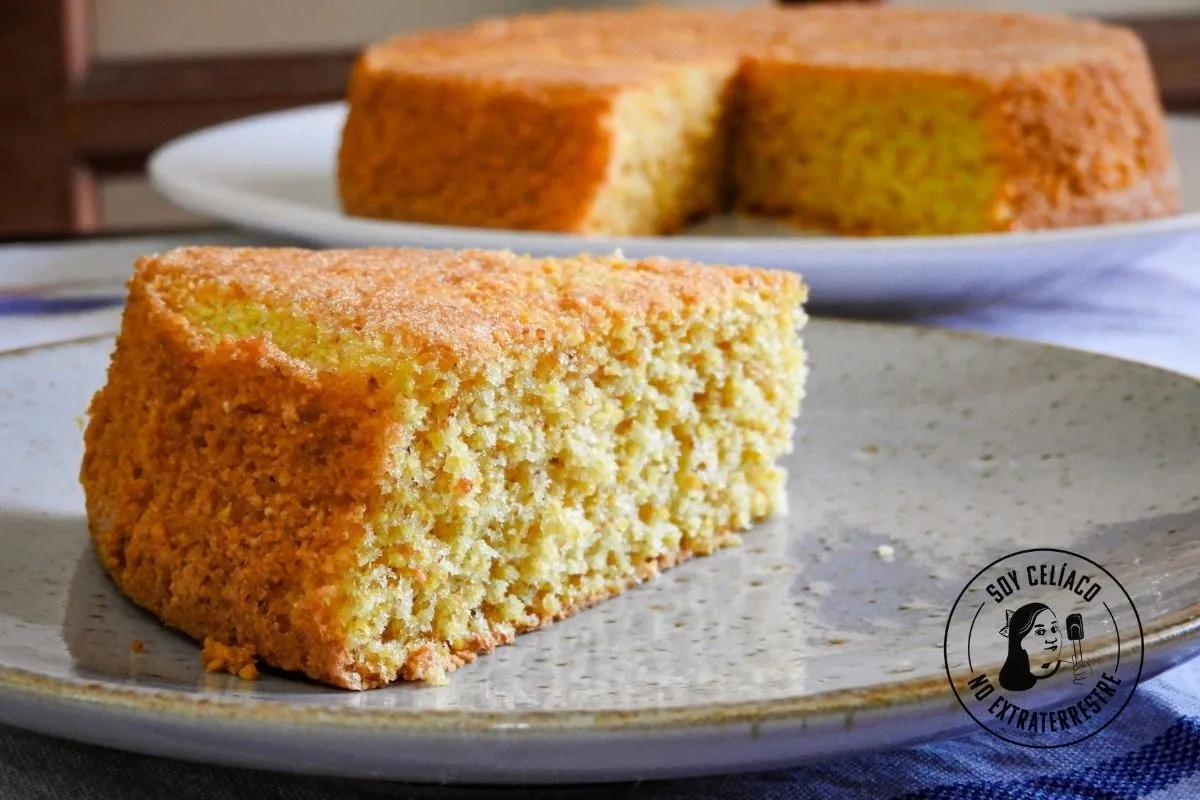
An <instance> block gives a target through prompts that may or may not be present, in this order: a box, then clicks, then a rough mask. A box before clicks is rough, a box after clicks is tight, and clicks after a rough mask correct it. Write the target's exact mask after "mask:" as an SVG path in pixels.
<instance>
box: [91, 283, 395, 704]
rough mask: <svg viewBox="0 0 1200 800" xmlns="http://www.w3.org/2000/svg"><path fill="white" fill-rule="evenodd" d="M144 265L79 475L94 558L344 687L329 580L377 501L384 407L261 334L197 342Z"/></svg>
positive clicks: (190, 624) (165, 605) (225, 636)
mask: <svg viewBox="0 0 1200 800" xmlns="http://www.w3.org/2000/svg"><path fill="white" fill-rule="evenodd" d="M149 272H150V270H149V269H148V266H147V264H146V263H143V265H142V267H141V268H140V270H139V273H138V276H136V277H135V278H134V280H133V281H132V283H131V286H130V295H129V302H128V305H127V307H126V311H125V318H124V322H123V325H122V330H121V335H120V337H119V338H118V340H117V351H116V354H115V356H114V359H113V365H112V368H111V369H110V370H109V380H108V383H107V384H106V385H105V387H104V388H103V389H101V390H100V392H99V393H98V394H97V395H96V397H95V398H94V399H93V401H92V404H91V407H90V409H89V416H90V419H89V423H88V427H87V431H86V433H85V455H84V460H83V466H82V470H81V480H82V482H83V485H84V489H85V491H86V495H87V510H88V524H89V527H90V529H91V533H92V538H93V540H94V542H95V545H96V550H97V553H98V554H99V556H100V559H101V561H102V562H103V563H104V566H105V567H106V568H107V569H108V571H109V572H110V573H111V574H112V576H113V579H114V580H115V581H116V583H117V585H118V586H119V587H120V588H121V590H122V591H123V592H124V593H125V594H127V595H128V596H129V597H131V598H132V599H133V600H135V601H136V602H137V603H139V604H140V605H143V606H145V607H146V608H148V609H149V610H151V611H153V612H154V613H155V614H156V615H158V616H159V617H160V618H162V619H163V620H164V621H165V622H167V623H168V624H170V625H172V626H174V627H177V628H179V629H181V630H183V631H184V632H185V633H188V634H190V635H191V636H194V637H196V638H203V637H206V636H211V637H213V638H215V639H218V640H220V641H222V642H227V643H230V644H239V645H251V646H252V647H253V649H254V651H255V652H256V653H258V654H259V655H260V656H262V657H263V658H264V659H266V660H267V661H270V662H271V663H272V664H276V665H278V666H281V667H283V668H285V669H298V670H304V671H305V672H308V673H309V674H311V675H317V676H322V677H325V678H327V679H328V680H330V681H332V682H334V683H339V684H341V685H348V686H351V685H354V684H355V683H356V682H357V681H358V676H357V674H355V673H354V672H353V671H350V670H349V669H348V664H347V659H346V656H345V653H344V652H343V650H344V647H343V641H344V633H343V631H342V629H341V626H342V621H341V620H340V619H339V618H338V615H337V606H336V601H337V599H338V598H337V596H336V587H337V586H338V585H339V582H340V581H341V579H342V576H343V573H344V571H345V570H346V569H348V568H349V566H348V565H347V564H346V559H347V558H348V556H349V550H350V549H349V548H348V547H347V546H346V545H347V542H348V541H353V540H354V539H355V537H358V536H361V532H362V522H363V519H364V518H365V516H366V515H367V514H368V513H369V511H370V509H371V507H372V504H373V503H374V502H376V499H375V493H376V491H377V490H376V485H377V478H378V475H379V473H380V472H381V471H382V469H383V461H384V456H385V453H384V452H383V446H384V441H385V437H384V435H383V431H384V429H385V428H386V427H387V425H388V424H389V421H388V419H387V415H386V413H385V412H384V411H382V410H380V409H379V408H376V407H375V399H376V398H375V393H374V391H373V389H372V387H371V386H369V385H368V384H366V383H365V382H364V381H360V380H358V379H357V378H356V377H355V376H339V375H336V374H329V375H323V376H321V377H320V379H318V378H317V376H316V375H314V374H313V373H312V371H311V370H307V369H305V368H303V366H302V365H299V364H297V363H296V362H294V361H293V360H292V359H289V358H287V357H286V356H285V355H283V354H282V353H280V352H279V351H278V350H277V349H276V348H274V347H272V346H271V344H270V343H269V342H267V341H263V340H261V339H260V340H249V339H242V340H231V339H229V340H222V341H211V340H208V339H206V338H204V337H202V336H200V335H199V334H198V333H197V332H195V331H194V330H192V329H191V328H190V327H189V325H188V324H187V322H186V321H185V320H184V319H183V318H182V316H181V315H179V314H178V313H177V312H175V311H173V310H172V309H170V308H169V307H168V306H167V305H166V303H165V302H164V301H163V299H162V297H161V296H159V295H158V294H157V293H156V290H155V287H154V286H153V285H152V284H151V283H150V282H148V281H147V275H148V273H149ZM214 581H220V584H221V585H219V586H214V585H213V582H214Z"/></svg>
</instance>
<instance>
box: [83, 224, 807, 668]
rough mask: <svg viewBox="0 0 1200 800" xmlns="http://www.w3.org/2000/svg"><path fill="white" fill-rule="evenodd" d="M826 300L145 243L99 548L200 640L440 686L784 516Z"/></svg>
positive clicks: (97, 529) (411, 254) (666, 280)
mask: <svg viewBox="0 0 1200 800" xmlns="http://www.w3.org/2000/svg"><path fill="white" fill-rule="evenodd" d="M804 296H805V288H804V286H803V284H802V283H801V282H800V280H799V279H798V278H797V277H796V276H794V275H791V274H787V273H780V272H770V271H764V270H756V269H748V268H739V267H713V266H701V265H697V264H692V263H686V262H677V261H663V260H648V261H625V260H621V259H618V258H584V257H579V258H573V259H535V258H529V257H522V256H516V255H512V254H509V253H495V252H479V251H467V252H449V251H424V250H345V251H327V252H317V251H306V250H294V249H222V248H188V249H181V250H175V251H171V252H169V253H166V254H163V255H159V256H151V257H147V258H144V259H141V260H140V261H139V262H138V264H137V268H136V271H135V274H134V277H133V279H132V281H131V283H130V289H129V301H128V305H127V306H126V310H125V317H124V322H123V325H122V329H121V334H120V337H119V338H118V340H117V348H116V352H115V355H114V356H113V361H112V365H111V367H110V369H109V375H108V382H107V384H106V385H105V387H104V388H103V389H102V390H101V391H100V392H99V393H98V394H97V395H96V398H95V399H94V401H93V403H92V406H91V409H90V421H89V424H88V427H87V432H86V437H85V444H86V449H85V455H84V460H83V468H82V482H83V485H84V489H85V491H86V495H87V509H88V520H89V525H90V528H91V531H92V536H93V538H94V540H95V545H96V549H97V551H98V553H99V555H100V558H101V560H102V561H103V563H104V565H105V566H106V567H107V568H108V570H109V572H110V573H111V574H112V576H113V578H114V580H115V581H116V583H117V585H118V586H119V587H120V588H121V590H122V591H123V592H124V593H125V594H127V595H128V596H129V597H131V598H132V599H133V600H135V601H136V602H138V603H139V604H141V605H143V606H145V607H146V608H148V609H150V610H151V611H153V612H154V613H155V614H157V615H158V616H159V617H160V618H162V619H163V620H164V621H165V622H166V623H168V624H170V625H173V626H175V627H177V628H180V629H182V630H183V631H185V632H186V633H188V634H190V635H191V636H193V637H195V638H197V639H210V640H213V641H214V642H216V643H220V644H222V645H226V646H228V647H232V648H243V650H240V651H239V652H245V650H244V648H251V649H252V652H253V653H254V654H255V655H256V656H257V657H258V658H259V659H261V660H263V661H265V662H267V663H269V664H272V665H275V666H277V667H282V668H285V669H292V670H302V671H304V672H306V673H307V674H308V675H310V676H312V677H314V678H317V679H319V680H323V681H327V682H329V683H333V684H336V685H338V686H343V687H346V688H354V689H361V688H367V687H373V686H380V685H383V684H386V683H388V682H389V681H392V680H394V679H396V678H397V677H403V678H406V679H415V680H426V681H439V680H441V679H442V678H443V676H444V674H445V672H446V671H447V670H450V669H453V668H454V667H457V666H458V665H460V664H462V663H463V662H465V661H469V660H471V659H473V658H474V657H475V655H477V654H478V653H481V652H486V651H489V650H491V649H492V648H494V647H495V646H496V645H498V644H503V643H506V642H509V641H511V640H512V639H513V637H514V636H515V635H516V634H517V633H520V632H522V631H527V630H530V629H533V628H537V627H539V626H542V625H545V624H546V623H548V622H550V621H552V620H555V619H559V618H561V617H564V616H566V615H568V614H571V613H573V612H574V611H576V610H578V609H580V608H583V607H584V606H586V605H588V604H590V603H594V602H596V601H598V600H601V599H603V598H606V597H609V596H611V595H613V594H616V593H618V592H620V591H621V590H622V589H624V588H625V587H627V586H629V585H631V584H633V583H636V582H638V581H640V580H643V579H645V578H648V577H650V576H652V575H654V574H655V573H656V572H658V570H660V569H662V568H664V567H667V566H670V565H672V564H675V563H677V562H679V561H681V560H683V559H686V558H688V557H689V556H692V555H696V554H705V553H709V552H711V551H712V550H714V549H716V548H719V547H722V546H724V545H728V544H731V543H734V542H736V540H737V532H738V531H740V530H743V529H745V528H746V527H747V526H749V525H750V524H751V523H753V522H754V521H755V520H759V519H762V518H764V517H766V516H768V515H770V514H772V513H774V512H777V511H779V510H780V508H781V504H782V501H783V494H782V490H783V480H784V474H783V471H782V470H781V469H780V467H779V466H777V465H776V463H775V461H776V458H777V457H778V456H780V455H781V454H783V453H785V452H787V451H788V450H789V449H790V447H791V441H792V418H793V416H794V415H795V414H796V413H797V411H798V405H799V401H800V397H801V394H802V385H803V379H804V372H805V366H804V353H803V350H802V348H801V342H800V339H799V337H798V329H799V327H800V325H801V324H802V323H803V320H804V314H803V312H802V310H801V307H800V304H801V302H802V301H803V299H804Z"/></svg>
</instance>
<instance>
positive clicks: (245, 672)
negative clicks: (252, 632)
mask: <svg viewBox="0 0 1200 800" xmlns="http://www.w3.org/2000/svg"><path fill="white" fill-rule="evenodd" d="M200 661H201V663H203V664H204V669H206V670H208V671H209V672H228V673H229V674H230V675H236V676H237V677H239V678H241V679H242V680H244V681H253V680H258V668H257V667H256V666H255V665H254V648H253V647H252V646H250V645H242V646H235V645H228V644H223V643H221V642H218V641H217V640H216V639H213V638H211V637H205V639H204V648H203V649H202V650H201V651H200Z"/></svg>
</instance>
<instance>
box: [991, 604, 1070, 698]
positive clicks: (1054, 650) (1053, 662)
mask: <svg viewBox="0 0 1200 800" xmlns="http://www.w3.org/2000/svg"><path fill="white" fill-rule="evenodd" d="M1000 635H1001V636H1006V637H1008V658H1007V659H1006V660H1005V662H1004V666H1003V667H1002V668H1001V670H1000V685H1001V686H1003V687H1004V688H1005V689H1008V690H1009V691H1010V692H1022V691H1025V690H1026V689H1031V688H1033V685H1034V684H1035V683H1037V682H1038V681H1040V680H1044V679H1046V678H1049V677H1050V676H1051V675H1053V674H1054V673H1056V672H1058V668H1059V666H1061V664H1062V662H1061V661H1060V660H1059V655H1060V654H1061V652H1062V640H1063V637H1062V631H1060V630H1059V627H1058V617H1057V616H1055V614H1054V611H1053V610H1052V609H1051V608H1050V607H1049V606H1047V605H1046V604H1045V603H1026V604H1025V605H1023V606H1021V607H1020V608H1018V609H1017V610H1016V612H1015V613H1014V612H1012V611H1009V612H1007V613H1006V619H1005V625H1004V627H1003V628H1001V629H1000Z"/></svg>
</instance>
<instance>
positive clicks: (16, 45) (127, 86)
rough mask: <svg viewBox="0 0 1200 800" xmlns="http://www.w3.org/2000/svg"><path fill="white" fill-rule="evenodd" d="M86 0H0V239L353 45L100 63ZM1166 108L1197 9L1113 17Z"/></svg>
mask: <svg viewBox="0 0 1200 800" xmlns="http://www.w3.org/2000/svg"><path fill="white" fill-rule="evenodd" d="M90 6H91V4H90V3H89V2H88V0H12V1H11V2H3V3H0V237H3V238H12V237H13V236H20V235H36V234H54V233H62V232H70V231H75V232H80V231H93V230H96V229H97V228H98V226H99V219H100V218H99V211H98V209H99V201H98V193H97V176H101V175H104V174H113V173H128V172H137V171H140V170H142V169H143V168H144V165H145V159H146V157H147V155H148V154H149V153H150V152H152V151H153V150H154V148H155V147H157V146H158V145H160V144H162V143H163V142H165V141H167V140H169V139H171V138H172V137H175V136H178V135H179V134H182V133H185V132H187V131H190V130H194V129H196V128H200V127H203V126H205V125H210V124H214V123H217V122H221V121H224V120H228V119H233V118H236V117H240V116H244V115H247V114H254V113H258V112H262V111H269V110H272V109H277V108H284V107H287V106H295V105H302V104H305V103H313V102H319V101H323V100H330V99H334V98H337V97H339V96H341V95H342V92H343V89H344V85H345V80H346V74H347V70H348V69H349V66H350V64H351V62H352V60H353V58H354V53H352V52H332V53H297V54H288V55H269V56H258V55H246V56H234V57H219V58H178V59H150V60H130V61H113V60H108V61H99V60H96V59H94V58H93V57H92V54H91V53H90V52H89V49H90V47H89V43H90V37H91V20H90V19H89V10H90ZM1120 21H1121V22H1124V23H1125V24H1128V25H1131V26H1133V27H1134V28H1135V29H1136V30H1137V31H1138V32H1139V33H1140V34H1141V35H1142V36H1143V38H1145V40H1146V43H1147V45H1148V46H1149V48H1150V53H1151V57H1152V59H1153V61H1154V66H1155V69H1156V70H1157V72H1158V77H1159V82H1160V84H1161V87H1162V92H1163V98H1164V101H1165V103H1166V105H1167V107H1168V108H1170V109H1172V110H1185V109H1190V110H1197V111H1200V14H1197V15H1195V16H1186V17H1169V18H1163V17H1158V18H1154V17H1146V18H1136V19H1122V20H1120Z"/></svg>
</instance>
